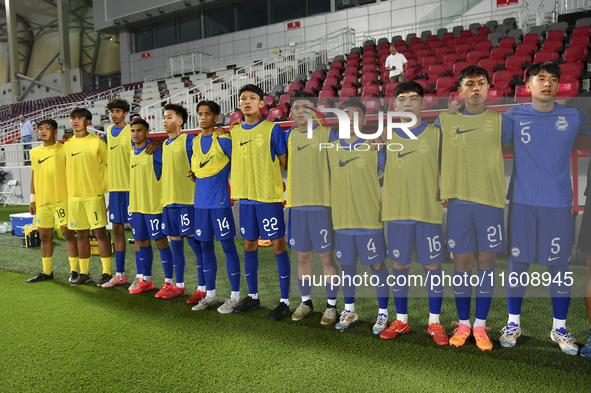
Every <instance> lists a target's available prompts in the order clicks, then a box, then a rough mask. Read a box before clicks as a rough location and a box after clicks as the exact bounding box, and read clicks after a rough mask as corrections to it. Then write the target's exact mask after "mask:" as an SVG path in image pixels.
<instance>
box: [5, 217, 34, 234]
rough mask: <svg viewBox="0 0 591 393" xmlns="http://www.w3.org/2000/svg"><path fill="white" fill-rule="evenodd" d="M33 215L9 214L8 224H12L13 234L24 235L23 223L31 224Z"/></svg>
mask: <svg viewBox="0 0 591 393" xmlns="http://www.w3.org/2000/svg"><path fill="white" fill-rule="evenodd" d="M34 217H35V216H32V215H31V213H19V214H11V215H10V225H12V229H13V230H14V234H15V236H20V237H25V225H27V224H32V223H33V218H34Z"/></svg>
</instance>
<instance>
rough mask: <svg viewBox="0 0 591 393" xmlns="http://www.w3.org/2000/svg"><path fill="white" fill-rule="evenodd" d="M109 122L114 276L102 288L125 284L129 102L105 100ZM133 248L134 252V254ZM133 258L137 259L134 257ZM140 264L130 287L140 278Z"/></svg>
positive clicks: (129, 220) (110, 209)
mask: <svg viewBox="0 0 591 393" xmlns="http://www.w3.org/2000/svg"><path fill="white" fill-rule="evenodd" d="M107 108H108V109H109V111H110V116H111V120H113V124H112V125H110V126H109V127H108V128H107V132H106V133H105V137H106V139H107V145H108V146H109V166H108V175H109V220H110V221H111V224H113V235H114V237H115V267H116V269H115V276H114V277H113V278H112V279H111V280H109V282H107V283H105V284H103V288H110V287H113V286H115V285H121V284H125V283H126V282H127V277H126V275H125V232H124V224H129V223H131V212H130V211H129V170H130V164H129V160H130V157H131V154H130V152H131V151H132V142H131V136H130V132H131V130H130V127H129V124H127V123H126V122H125V118H126V117H127V115H128V114H129V103H128V102H127V101H125V100H124V99H122V98H114V99H113V100H111V101H109V102H108V103H107ZM136 248H137V246H136ZM137 251H139V250H136V254H137ZM136 259H137V258H136ZM141 271H142V270H141V266H138V269H137V273H138V274H137V276H136V279H135V281H134V282H133V284H132V285H131V286H130V287H129V288H130V290H131V289H133V288H135V287H136V286H138V285H139V283H140V281H141Z"/></svg>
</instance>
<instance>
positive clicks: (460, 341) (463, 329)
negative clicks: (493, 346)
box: [449, 321, 472, 347]
mask: <svg viewBox="0 0 591 393" xmlns="http://www.w3.org/2000/svg"><path fill="white" fill-rule="evenodd" d="M451 324H452V325H458V327H457V328H455V329H454V332H453V333H454V334H453V336H451V337H450V338H449V345H453V346H455V347H461V346H462V345H464V343H465V342H466V339H467V338H468V337H470V334H471V333H472V329H470V326H468V325H464V324H463V323H457V322H456V321H453V322H452V323H451Z"/></svg>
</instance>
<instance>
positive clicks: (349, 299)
mask: <svg viewBox="0 0 591 393" xmlns="http://www.w3.org/2000/svg"><path fill="white" fill-rule="evenodd" d="M342 270H343V282H342V283H341V285H342V286H343V296H344V297H345V304H353V303H355V285H353V278H354V277H355V276H356V275H357V264H355V265H342Z"/></svg>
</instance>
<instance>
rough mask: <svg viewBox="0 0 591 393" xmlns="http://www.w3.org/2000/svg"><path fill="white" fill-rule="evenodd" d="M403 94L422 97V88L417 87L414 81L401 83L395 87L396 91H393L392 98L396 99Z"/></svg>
mask: <svg viewBox="0 0 591 393" xmlns="http://www.w3.org/2000/svg"><path fill="white" fill-rule="evenodd" d="M404 93H417V94H418V95H420V96H421V97H423V94H424V93H423V86H421V85H419V84H418V83H417V82H415V81H406V82H402V83H401V84H399V85H398V86H396V89H394V97H398V96H399V95H400V94H404Z"/></svg>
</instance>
